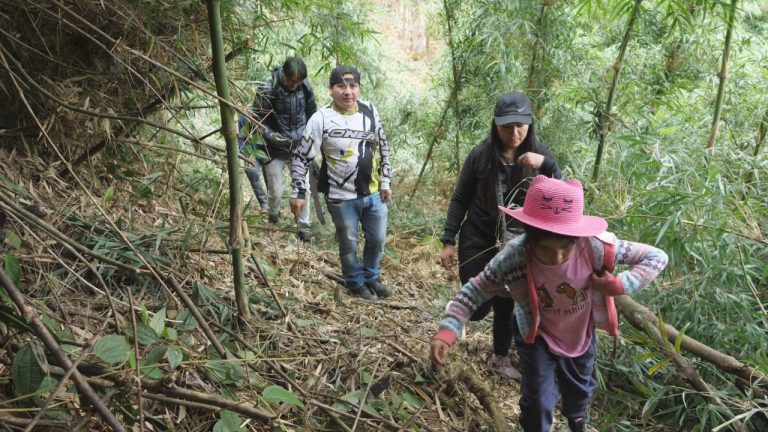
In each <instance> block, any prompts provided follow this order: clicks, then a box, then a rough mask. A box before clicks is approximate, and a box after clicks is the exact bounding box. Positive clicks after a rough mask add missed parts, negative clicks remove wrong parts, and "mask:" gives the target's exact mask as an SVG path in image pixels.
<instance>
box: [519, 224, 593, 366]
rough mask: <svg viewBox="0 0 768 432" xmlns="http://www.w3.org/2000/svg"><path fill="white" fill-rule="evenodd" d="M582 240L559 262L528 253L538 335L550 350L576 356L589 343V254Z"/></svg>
mask: <svg viewBox="0 0 768 432" xmlns="http://www.w3.org/2000/svg"><path fill="white" fill-rule="evenodd" d="M588 248H589V243H588V242H587V241H585V240H584V239H581V240H579V242H578V243H577V244H576V245H575V246H574V249H573V252H572V253H571V256H569V257H568V259H566V260H565V261H564V262H562V263H561V264H560V265H556V266H548V265H545V264H542V263H541V262H539V260H538V259H536V258H535V257H533V256H532V255H533V254H530V255H529V258H528V259H530V260H531V270H532V272H533V281H534V283H535V287H536V292H537V294H538V297H539V316H540V319H541V321H540V324H539V335H540V336H541V337H543V338H544V340H545V341H546V342H547V345H549V351H550V352H551V353H552V354H554V355H558V356H562V357H578V356H580V355H582V354H584V353H585V352H586V351H587V349H588V348H589V345H590V343H592V335H593V328H594V320H593V319H592V295H593V292H594V290H593V289H592V284H591V282H590V275H591V274H592V271H593V270H592V257H591V254H590V252H589V250H588Z"/></svg>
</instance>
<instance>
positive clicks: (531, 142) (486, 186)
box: [480, 120, 538, 209]
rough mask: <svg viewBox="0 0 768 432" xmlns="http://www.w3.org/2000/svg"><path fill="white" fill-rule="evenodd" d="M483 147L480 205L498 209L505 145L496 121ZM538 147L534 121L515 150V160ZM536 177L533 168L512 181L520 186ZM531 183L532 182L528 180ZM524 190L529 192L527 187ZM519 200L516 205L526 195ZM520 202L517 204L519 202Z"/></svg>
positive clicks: (492, 121) (482, 144) (526, 169)
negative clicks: (498, 182) (500, 168)
mask: <svg viewBox="0 0 768 432" xmlns="http://www.w3.org/2000/svg"><path fill="white" fill-rule="evenodd" d="M480 145H481V146H482V150H481V156H480V160H481V161H482V164H483V165H482V168H483V169H482V172H483V176H482V177H481V178H480V204H481V205H482V206H483V207H485V208H488V209H495V208H496V205H497V203H496V182H497V179H498V177H499V165H501V149H502V147H503V145H504V144H503V143H502V142H501V138H499V132H498V131H497V130H496V121H495V120H491V133H490V134H489V135H488V137H487V138H486V139H485V140H483V142H482V143H481V144H480ZM537 147H538V141H537V140H536V120H532V121H531V124H530V125H528V135H526V136H525V139H524V140H523V142H522V143H520V145H519V146H518V147H517V148H516V149H515V154H514V156H513V158H514V160H517V158H518V157H520V155H522V154H524V153H527V152H529V151H535V150H536V149H537ZM535 176H536V170H534V169H532V168H523V169H522V175H521V176H520V177H519V178H515V179H512V181H513V185H515V184H519V183H521V182H523V181H525V179H527V178H528V179H530V178H533V177H535ZM528 181H530V180H528ZM523 189H525V190H527V189H528V187H527V185H525V186H524V187H523ZM518 195H519V198H517V199H515V201H516V204H519V205H522V197H523V196H524V194H518ZM518 200H519V201H520V202H517V201H518Z"/></svg>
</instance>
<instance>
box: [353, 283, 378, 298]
mask: <svg viewBox="0 0 768 432" xmlns="http://www.w3.org/2000/svg"><path fill="white" fill-rule="evenodd" d="M349 293H350V294H352V295H353V296H356V297H360V298H361V299H363V300H367V301H371V302H372V301H376V300H378V299H379V297H378V296H376V294H374V293H373V292H372V291H371V290H370V289H368V285H365V284H363V285H360V286H359V287H357V288H350V289H349Z"/></svg>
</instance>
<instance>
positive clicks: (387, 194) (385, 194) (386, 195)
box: [379, 189, 392, 203]
mask: <svg viewBox="0 0 768 432" xmlns="http://www.w3.org/2000/svg"><path fill="white" fill-rule="evenodd" d="M379 193H380V194H381V202H383V203H388V202H390V201H392V190H391V189H382V190H381V191H379Z"/></svg>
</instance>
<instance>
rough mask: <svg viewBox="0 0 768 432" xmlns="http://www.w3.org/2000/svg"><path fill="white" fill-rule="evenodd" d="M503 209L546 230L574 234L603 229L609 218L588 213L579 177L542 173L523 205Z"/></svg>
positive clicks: (530, 189)
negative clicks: (561, 177)
mask: <svg viewBox="0 0 768 432" xmlns="http://www.w3.org/2000/svg"><path fill="white" fill-rule="evenodd" d="M499 210H501V211H502V212H504V213H506V214H508V215H509V216H511V217H513V218H515V219H517V220H519V221H520V222H522V223H524V224H527V225H530V226H532V227H535V228H539V229H542V230H544V231H550V232H553V233H557V234H562V235H567V236H573V237H591V236H595V235H598V234H601V233H603V232H604V231H605V230H606V228H608V222H606V221H605V219H603V218H601V217H597V216H585V215H584V188H583V187H582V186H581V183H580V182H579V181H578V180H567V181H563V180H557V179H552V178H549V177H546V176H543V175H538V176H536V178H534V179H533V181H532V182H531V186H530V187H529V188H528V193H527V194H526V195H525V203H524V204H523V208H521V209H516V210H512V209H509V208H506V207H502V206H499Z"/></svg>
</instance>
